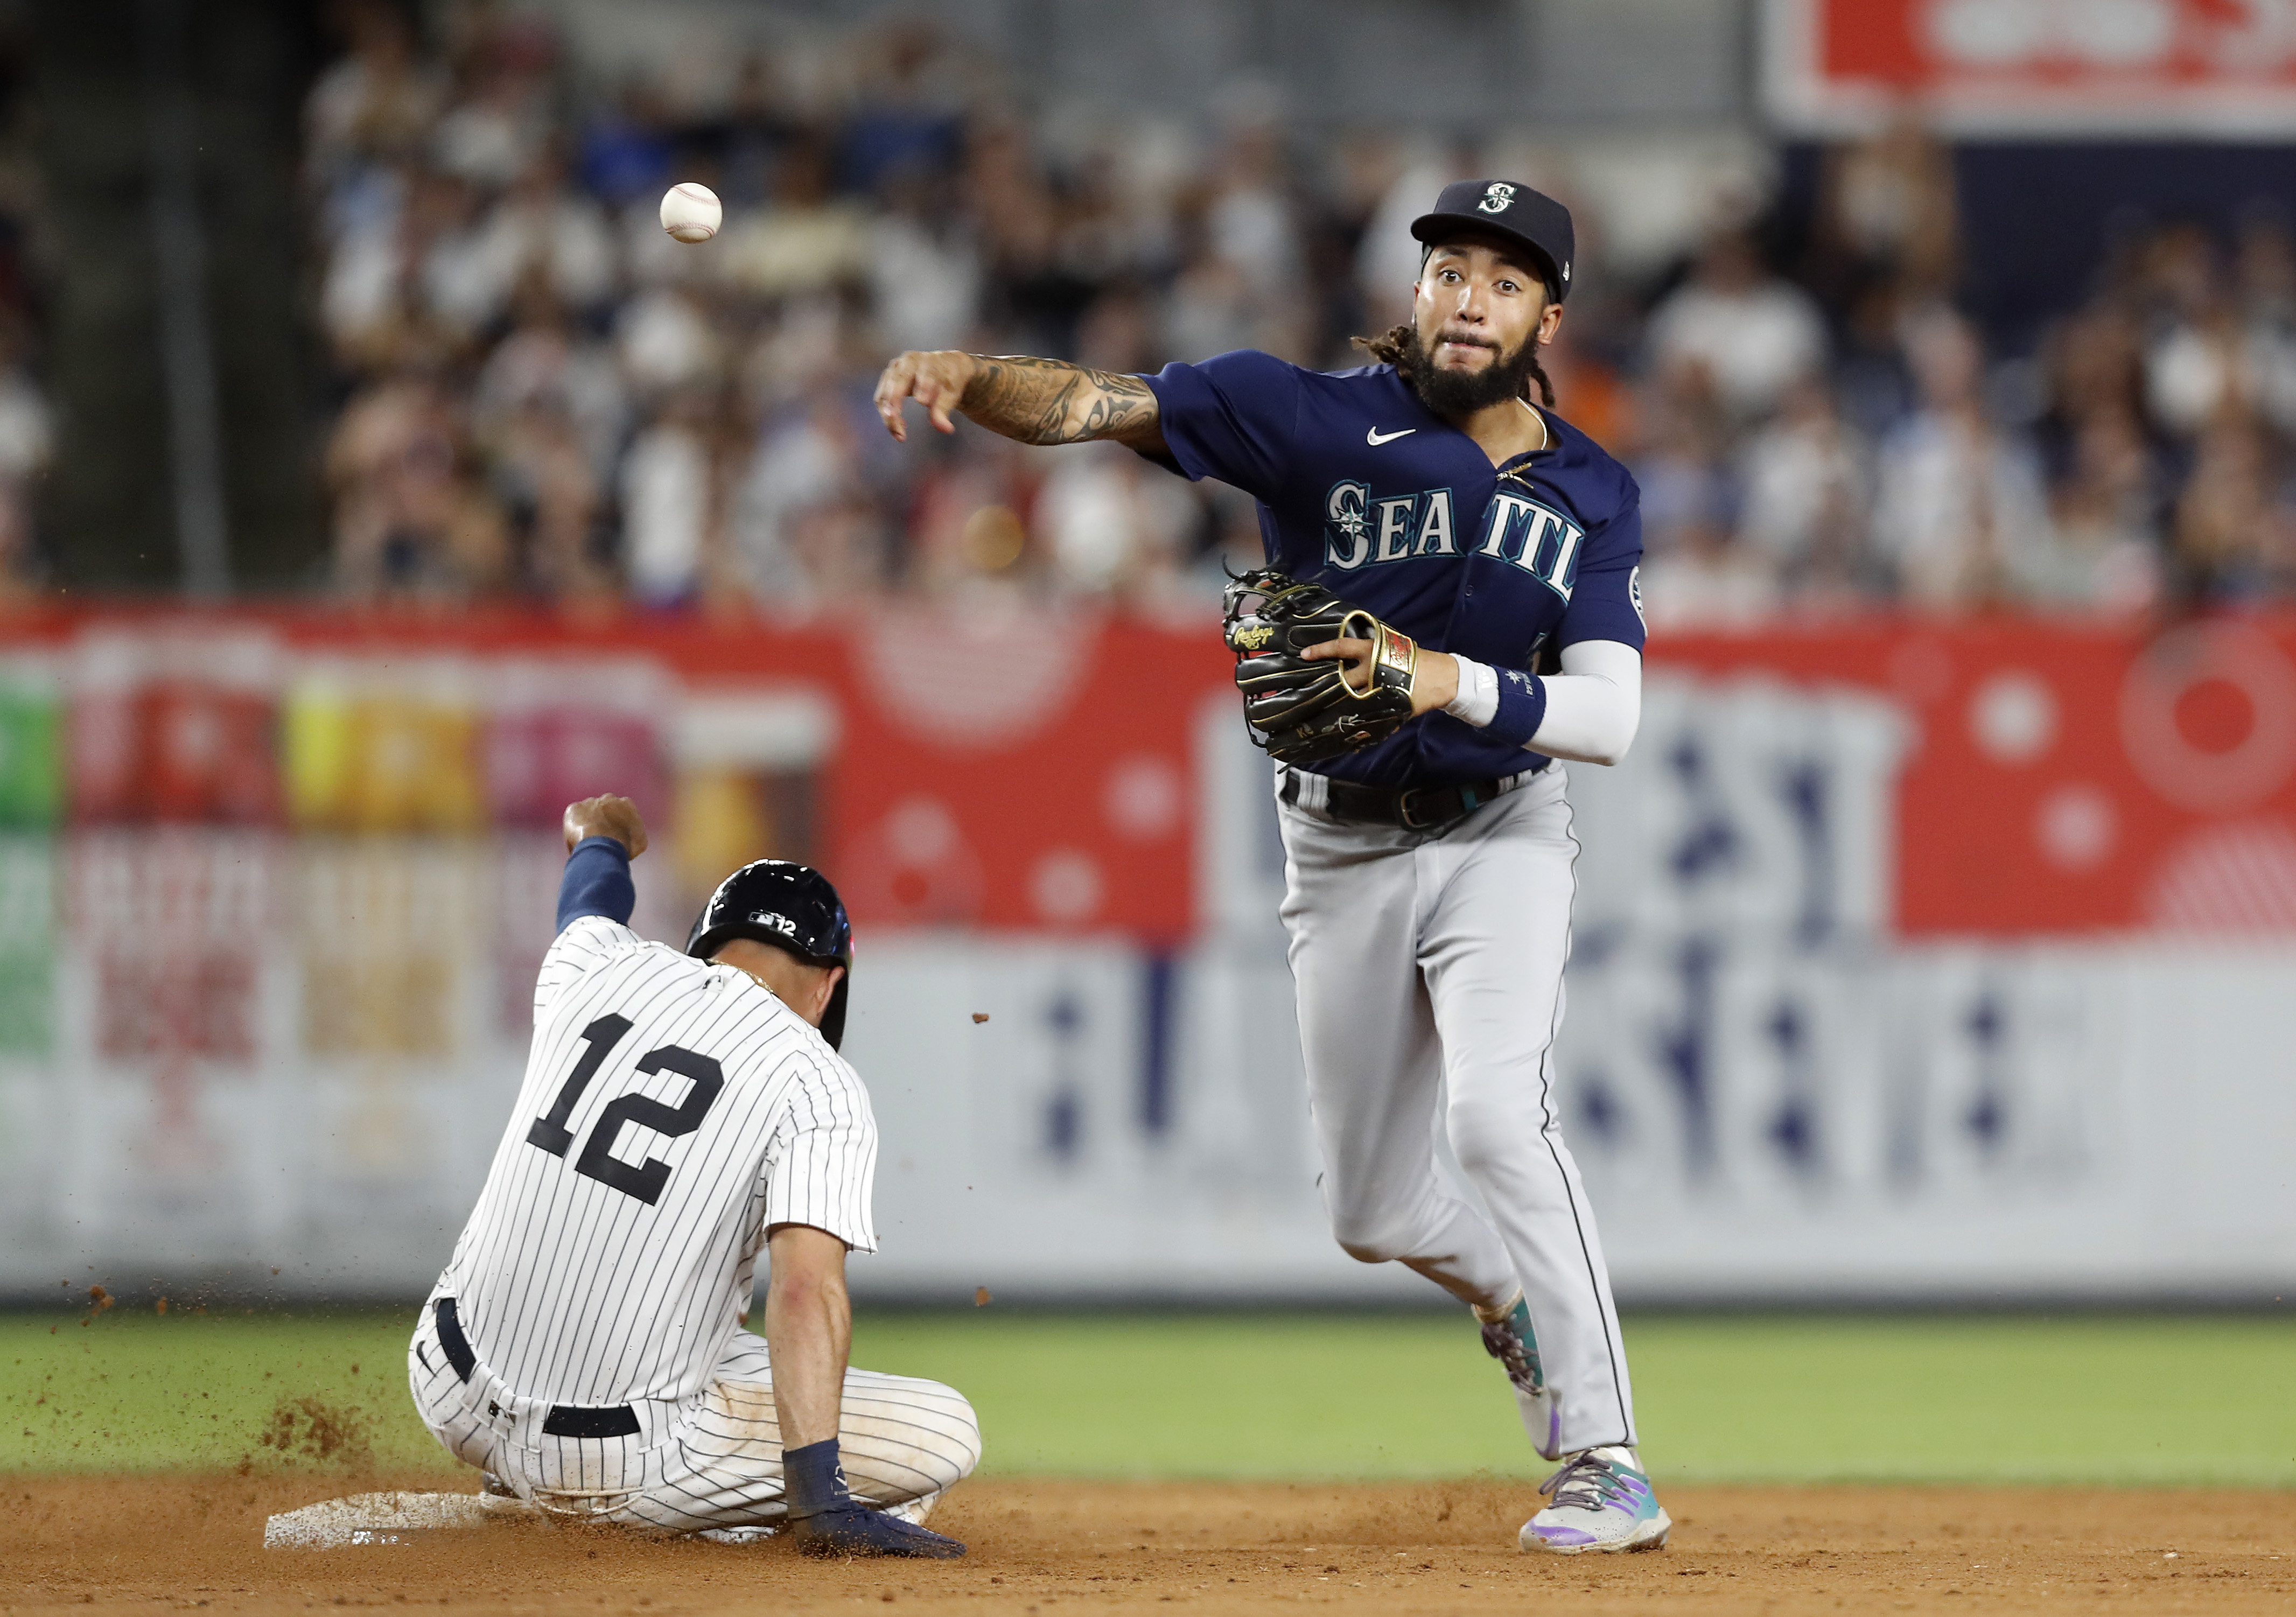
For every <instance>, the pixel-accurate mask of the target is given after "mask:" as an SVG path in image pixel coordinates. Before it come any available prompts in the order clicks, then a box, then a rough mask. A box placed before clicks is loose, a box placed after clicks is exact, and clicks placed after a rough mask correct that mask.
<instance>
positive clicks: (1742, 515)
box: [1738, 376, 1874, 603]
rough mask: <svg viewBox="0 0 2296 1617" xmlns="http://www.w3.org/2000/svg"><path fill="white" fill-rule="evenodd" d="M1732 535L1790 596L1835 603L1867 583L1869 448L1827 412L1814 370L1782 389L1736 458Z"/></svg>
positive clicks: (1828, 398) (1828, 394) (1829, 399)
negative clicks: (1786, 584)
mask: <svg viewBox="0 0 2296 1617" xmlns="http://www.w3.org/2000/svg"><path fill="white" fill-rule="evenodd" d="M1739 481H1740V485H1741V487H1742V488H1743V490H1744V495H1743V505H1742V506H1741V508H1740V511H1739V517H1738V538H1739V540H1740V543H1741V544H1742V545H1743V546H1744V548H1745V551H1746V552H1747V554H1749V555H1750V556H1759V557H1760V558H1762V561H1763V563H1764V564H1765V565H1766V566H1767V568H1768V570H1769V571H1770V572H1771V573H1772V574H1773V576H1775V577H1776V578H1779V579H1789V580H1792V594H1794V595H1797V596H1800V595H1813V596H1822V597H1824V598H1825V600H1826V601H1828V602H1833V603H1842V602H1847V601H1849V600H1853V599H1855V598H1856V597H1857V595H1859V594H1860V593H1862V592H1866V591H1870V590H1871V588H1872V586H1873V584H1874V579H1873V577H1872V570H1871V568H1870V566H1869V564H1868V561H1867V553H1866V513H1867V511H1868V510H1869V509H1870V508H1871V500H1872V491H1873V455H1872V451H1871V449H1870V448H1869V447H1868V446H1867V444H1866V440H1865V438H1864V436H1863V435H1862V434H1861V433H1859V432H1858V431H1857V429H1856V428H1855V427H1853V426H1851V425H1850V424H1849V423H1847V422H1845V421H1843V420H1842V419H1841V415H1839V414H1838V413H1837V412H1836V411H1835V409H1834V406H1833V392H1832V390H1831V389H1829V388H1828V387H1827V385H1826V383H1825V380H1824V379H1823V378H1822V377H1817V376H1805V377H1803V378H1802V379H1801V380H1800V381H1799V382H1795V383H1794V384H1793V386H1792V388H1791V389H1789V390H1787V393H1786V398H1785V402H1784V406H1783V407H1782V408H1781V409H1780V411H1779V413H1778V415H1777V419H1776V420H1775V421H1773V422H1772V423H1770V424H1769V425H1767V427H1765V428H1763V429H1762V430H1761V431H1759V432H1758V433H1756V434H1755V435H1754V437H1753V438H1752V439H1751V441H1750V442H1749V443H1748V444H1747V446H1746V447H1745V450H1744V452H1743V455H1742V456H1741V459H1740V469H1739Z"/></svg>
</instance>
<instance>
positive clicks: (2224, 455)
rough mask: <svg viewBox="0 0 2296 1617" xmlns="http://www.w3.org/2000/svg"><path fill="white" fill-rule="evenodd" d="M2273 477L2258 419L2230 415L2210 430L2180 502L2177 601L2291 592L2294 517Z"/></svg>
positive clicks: (2176, 537)
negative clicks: (2279, 498) (2276, 493)
mask: <svg viewBox="0 0 2296 1617" xmlns="http://www.w3.org/2000/svg"><path fill="white" fill-rule="evenodd" d="M2269 472H2270V467H2269V464H2268V456H2267V447H2266V445H2265V442H2264V435H2263V434H2262V432H2260V431H2259V430H2258V428H2257V426H2256V423H2255V422H2254V421H2253V420H2251V418H2250V417H2248V416H2247V415H2243V414H2242V413H2241V412H2239V411H2237V410H2229V411H2226V412H2225V413H2224V414H2223V415H2219V416H2218V418H2217V420H2216V421H2214V422H2213V423H2210V426H2209V428H2208V430H2207V431H2206V432H2205V433H2203V434H2202V438H2201V440H2200V444H2199V447H2198V453H2197V455H2196V456H2195V457H2194V464H2193V472H2192V476H2191V477H2190V478H2189V479H2188V480H2186V482H2185V491H2184V495H2183V497H2182V498H2180V499H2179V500H2178V501H2177V510H2176V523H2175V533H2174V540H2173V551H2174V554H2173V558H2172V567H2173V570H2174V574H2175V577H2176V580H2177V593H2178V595H2180V596H2182V597H2183V598H2185V600H2188V601H2191V602H2194V603H2210V602H2216V603H2224V602H2229V601H2243V600H2254V599H2255V598H2257V597H2258V596H2260V595H2265V594H2267V592H2279V593H2284V592H2285V591H2286V589H2287V587H2288V586H2289V584H2290V582H2291V579H2290V562H2291V559H2292V555H2291V545H2290V517H2289V513H2288V512H2287V511H2286V510H2285V509H2284V508H2282V507H2280V506H2279V505H2277V504H2276V502H2275V501H2274V499H2273V498H2272V495H2271V490H2270V484H2269Z"/></svg>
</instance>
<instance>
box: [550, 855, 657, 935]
mask: <svg viewBox="0 0 2296 1617" xmlns="http://www.w3.org/2000/svg"><path fill="white" fill-rule="evenodd" d="M637 901H638V890H637V887H636V885H635V883H634V882H631V880H630V850H628V849H627V848H625V847H623V846H622V845H621V843H620V842H619V841H616V840H615V839H614V838H612V837H610V836H594V837H584V838H583V839H582V840H581V841H579V842H577V843H576V844H575V845H574V851H573V852H572V853H570V854H568V855H567V856H566V874H564V875H562V876H561V877H559V879H558V930H559V931H560V932H564V931H565V930H566V929H567V928H568V927H570V926H571V925H573V924H574V923H575V922H577V921H579V920H580V919H582V917H583V916H585V915H602V916H603V917H604V918H605V919H607V920H609V921H611V922H614V923H617V924H619V925H622V926H627V925H628V924H629V923H630V911H631V910H633V909H635V908H636V907H637Z"/></svg>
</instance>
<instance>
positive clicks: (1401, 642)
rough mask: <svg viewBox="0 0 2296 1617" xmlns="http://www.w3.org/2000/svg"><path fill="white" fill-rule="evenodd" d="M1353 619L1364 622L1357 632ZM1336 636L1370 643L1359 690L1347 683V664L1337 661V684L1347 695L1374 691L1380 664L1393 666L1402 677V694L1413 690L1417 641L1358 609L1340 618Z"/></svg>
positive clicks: (1356, 695)
mask: <svg viewBox="0 0 2296 1617" xmlns="http://www.w3.org/2000/svg"><path fill="white" fill-rule="evenodd" d="M1357 619H1361V620H1363V622H1364V624H1365V629H1364V630H1363V632H1362V633H1360V634H1357V633H1356V632H1354V631H1355V626H1356V620H1357ZM1340 638H1341V639H1342V640H1350V639H1352V640H1368V641H1370V642H1371V660H1370V661H1369V662H1367V663H1366V664H1365V667H1364V687H1363V689H1362V690H1360V691H1358V690H1357V689H1356V687H1355V686H1354V685H1350V684H1349V683H1348V665H1347V664H1346V663H1345V662H1341V664H1340V667H1339V675H1340V684H1341V686H1342V687H1344V688H1345V689H1346V691H1347V693H1348V694H1349V695H1350V696H1355V697H1364V696H1368V695H1370V694H1372V693H1373V692H1374V691H1376V690H1378V689H1379V670H1380V668H1381V665H1382V664H1384V665H1385V666H1387V667H1388V668H1391V669H1394V670H1395V671H1396V672H1397V673H1398V674H1400V675H1401V676H1402V677H1403V688H1404V691H1405V693H1406V694H1411V693H1412V692H1413V691H1414V689H1415V681H1416V680H1417V679H1418V677H1419V644H1418V642H1417V641H1415V640H1414V639H1412V637H1411V636H1408V635H1403V634H1398V633H1397V632H1396V631H1395V630H1393V629H1391V628H1388V627H1387V625H1386V624H1384V623H1382V622H1381V621H1380V620H1378V619H1376V618H1374V617H1373V616H1372V615H1371V614H1370V613H1369V612H1365V611H1363V610H1361V609H1360V608H1358V609H1357V610H1356V611H1354V612H1349V614H1348V615H1347V616H1346V617H1344V618H1342V619H1341V620H1340Z"/></svg>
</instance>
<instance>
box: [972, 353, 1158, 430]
mask: <svg viewBox="0 0 2296 1617" xmlns="http://www.w3.org/2000/svg"><path fill="white" fill-rule="evenodd" d="M980 367H981V368H980V373H978V374H977V375H975V376H974V377H973V379H972V382H971V383H969V384H968V385H967V386H966V388H965V390H964V402H963V404H962V405H961V406H959V408H961V409H962V410H964V413H965V414H966V415H969V416H971V417H972V419H973V420H974V421H977V422H979V423H980V424H981V425H982V426H984V427H987V428H988V429H989V430H990V431H993V432H1001V433H1003V434H1004V435H1005V437H1007V438H1016V439H1020V440H1021V442H1022V443H1024V444H1074V443H1082V442H1083V441H1085V440H1086V439H1095V438H1110V439H1115V440H1116V441H1118V442H1119V443H1122V444H1128V445H1131V446H1132V447H1136V448H1152V447H1160V445H1161V442H1162V436H1163V435H1162V434H1161V433H1160V432H1159V431H1157V412H1156V396H1155V395H1154V394H1153V393H1152V392H1150V391H1149V390H1148V384H1147V383H1146V382H1143V381H1141V380H1140V378H1138V377H1137V376H1125V375H1121V374H1119V373H1115V372H1111V371H1089V370H1087V369H1085V368H1084V367H1083V366H1082V365H1068V364H1065V363H1063V362H1062V361H1061V360H1058V359H1032V358H1029V357H1023V356H1016V355H999V356H997V357H995V358H986V359H982V360H981V361H980Z"/></svg>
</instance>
